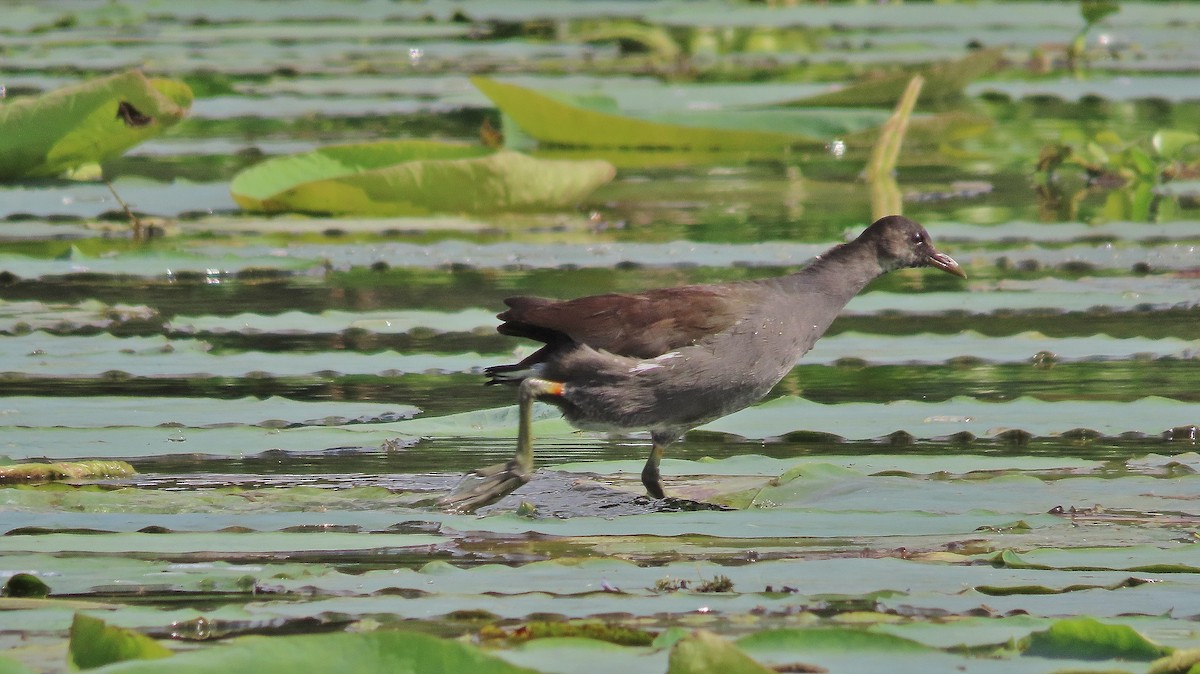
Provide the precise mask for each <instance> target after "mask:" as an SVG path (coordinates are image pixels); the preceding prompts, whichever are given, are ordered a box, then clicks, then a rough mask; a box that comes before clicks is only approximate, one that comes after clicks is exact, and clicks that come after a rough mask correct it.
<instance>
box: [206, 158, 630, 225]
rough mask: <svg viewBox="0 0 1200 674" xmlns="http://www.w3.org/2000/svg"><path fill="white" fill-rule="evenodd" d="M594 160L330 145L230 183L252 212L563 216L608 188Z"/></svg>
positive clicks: (608, 176)
mask: <svg viewBox="0 0 1200 674" xmlns="http://www.w3.org/2000/svg"><path fill="white" fill-rule="evenodd" d="M615 172H616V169H614V168H613V166H612V164H609V163H608V162H605V161H599V160H578V161H576V160H548V159H535V158H533V157H529V156H527V155H523V154H520V153H518V152H510V151H501V152H493V151H491V150H489V149H487V148H482V147H474V146H469V145H455V144H449V143H437V142H431V141H387V142H378V143H361V144H354V145H334V146H329V147H324V148H320V149H318V150H315V151H313V152H308V153H305V154H300V155H293V156H288V157H280V158H276V159H269V160H267V161H265V162H262V163H261V164H258V165H255V166H253V167H251V168H248V169H246V170H244V171H242V172H241V173H239V174H238V175H237V176H235V177H234V179H233V183H232V184H231V185H230V192H231V193H232V194H233V198H234V200H235V201H236V202H237V203H238V205H240V206H241V207H242V208H244V209H246V210H250V211H265V212H278V211H304V212H318V213H354V214H360V215H418V214H425V213H431V212H495V211H498V210H501V211H536V210H555V209H562V208H569V207H571V206H573V205H574V204H575V203H576V202H578V201H579V200H581V199H583V198H585V197H586V196H587V195H588V194H590V193H591V192H592V191H593V190H595V189H596V188H597V187H599V186H601V185H603V184H604V183H607V182H608V181H610V180H612V178H613V176H614V175H615Z"/></svg>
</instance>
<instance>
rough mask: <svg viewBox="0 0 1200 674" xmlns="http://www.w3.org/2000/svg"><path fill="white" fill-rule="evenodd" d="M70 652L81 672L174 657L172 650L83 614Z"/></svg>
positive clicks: (73, 633)
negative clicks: (130, 662) (114, 663)
mask: <svg viewBox="0 0 1200 674" xmlns="http://www.w3.org/2000/svg"><path fill="white" fill-rule="evenodd" d="M68 648H69V651H70V658H71V662H72V663H73V664H74V665H75V666H76V667H78V668H80V669H91V668H93V667H101V666H103V665H107V664H110V663H113V662H122V661H124V660H157V659H160V658H165V657H169V656H170V655H171V651H170V649H168V648H167V647H165V646H163V645H162V644H160V643H158V642H157V641H155V640H154V639H151V638H150V637H148V636H146V635H144V634H142V633H140V632H134V631H133V630H128V629H125V628H123V627H115V626H113V625H109V624H106V623H105V622H104V621H103V620H101V619H99V618H93V617H91V616H88V615H84V614H82V613H76V614H75V620H74V621H73V622H72V623H71V641H70V645H69V646H68ZM159 671H161V670H159Z"/></svg>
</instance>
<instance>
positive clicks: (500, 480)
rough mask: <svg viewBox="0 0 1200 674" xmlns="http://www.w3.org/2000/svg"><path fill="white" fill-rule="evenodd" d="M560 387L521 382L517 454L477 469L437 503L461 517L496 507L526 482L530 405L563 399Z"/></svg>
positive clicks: (531, 380) (530, 452) (530, 457)
mask: <svg viewBox="0 0 1200 674" xmlns="http://www.w3.org/2000/svg"><path fill="white" fill-rule="evenodd" d="M562 392H563V385H562V384H561V383H559V382H556V381H550V380H548V379H538V378H536V377H529V378H527V379H525V380H523V381H522V382H521V387H520V393H519V396H518V401H519V403H518V410H519V421H518V425H517V452H516V454H514V455H513V458H512V459H509V460H508V461H506V462H504V463H500V464H496V465H494V466H488V467H486V468H477V469H475V470H473V471H471V472H470V473H467V475H466V477H464V478H463V479H462V481H461V482H459V483H458V484H457V485H456V486H455V487H454V489H453V490H452V491H451V492H450V493H449V494H446V495H445V496H443V497H442V498H441V499H439V500H438V505H439V506H441V507H442V508H444V509H446V510H449V511H453V512H460V513H469V512H474V511H475V510H476V509H478V508H482V507H483V506H485V505H488V504H491V503H495V502H496V501H499V500H500V499H501V498H504V497H505V496H507V495H508V494H510V493H512V492H513V491H514V490H516V489H517V488H518V487H520V486H521V485H523V484H525V483H526V482H528V481H529V478H530V477H531V476H532V474H533V431H532V430H531V428H530V427H531V426H532V425H533V403H534V402H536V401H537V400H538V399H539V398H544V397H548V396H559V395H562Z"/></svg>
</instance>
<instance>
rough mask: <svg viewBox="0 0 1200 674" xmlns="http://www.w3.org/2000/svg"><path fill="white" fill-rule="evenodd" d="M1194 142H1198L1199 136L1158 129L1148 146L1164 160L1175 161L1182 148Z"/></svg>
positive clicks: (1174, 130) (1189, 132)
mask: <svg viewBox="0 0 1200 674" xmlns="http://www.w3.org/2000/svg"><path fill="white" fill-rule="evenodd" d="M1196 142H1200V134H1197V133H1195V132H1193V131H1178V130H1176V129H1159V130H1158V131H1156V132H1155V133H1154V136H1153V137H1151V138H1150V145H1151V146H1152V147H1153V148H1154V151H1155V152H1156V153H1157V154H1158V156H1160V157H1162V158H1164V159H1175V158H1176V157H1178V156H1179V153H1180V151H1181V150H1183V148H1185V147H1187V146H1188V145H1191V144H1192V143H1196Z"/></svg>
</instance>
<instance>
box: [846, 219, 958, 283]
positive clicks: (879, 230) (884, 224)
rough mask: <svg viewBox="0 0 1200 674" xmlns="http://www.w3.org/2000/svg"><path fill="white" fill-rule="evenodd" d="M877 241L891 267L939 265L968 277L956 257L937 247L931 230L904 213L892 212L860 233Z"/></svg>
mask: <svg viewBox="0 0 1200 674" xmlns="http://www.w3.org/2000/svg"><path fill="white" fill-rule="evenodd" d="M859 238H860V239H866V240H868V241H871V242H872V243H874V244H875V250H876V254H877V255H878V257H879V262H880V264H881V265H882V266H883V268H884V269H885V270H887V271H890V270H892V269H901V268H904V267H936V268H937V269H941V270H942V271H944V272H946V273H948V274H954V275H955V276H958V277H960V278H966V277H967V274H966V272H964V271H963V270H962V267H959V266H958V263H957V262H955V261H954V258H952V257H950V256H949V255H947V254H945V253H943V252H940V251H939V250H938V249H936V248H934V247H933V240H932V239H931V238H930V237H929V232H927V231H925V228H924V227H922V226H921V225H919V224H917V223H915V222H913V221H912V220H909V219H908V218H906V217H904V216H902V215H889V216H887V217H883V218H880V219H878V220H876V221H875V222H874V223H872V224H871V226H870V227H868V228H867V229H866V230H865V231H863V233H862V234H861V235H860V236H859Z"/></svg>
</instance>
